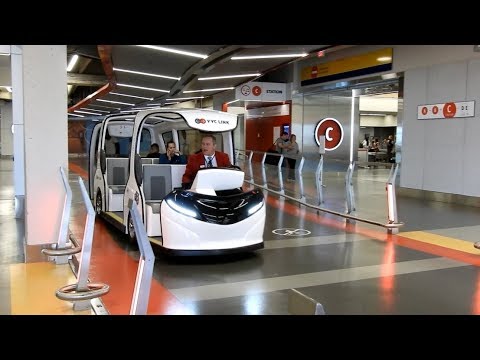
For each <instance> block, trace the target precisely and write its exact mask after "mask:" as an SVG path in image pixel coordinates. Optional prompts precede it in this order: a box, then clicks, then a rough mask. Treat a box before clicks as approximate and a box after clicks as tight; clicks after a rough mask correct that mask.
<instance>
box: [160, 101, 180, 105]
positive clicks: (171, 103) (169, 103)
mask: <svg viewBox="0 0 480 360" xmlns="http://www.w3.org/2000/svg"><path fill="white" fill-rule="evenodd" d="M179 102H180V101H173V102H166V103H165V104H163V105H173V104H178V103H179Z"/></svg>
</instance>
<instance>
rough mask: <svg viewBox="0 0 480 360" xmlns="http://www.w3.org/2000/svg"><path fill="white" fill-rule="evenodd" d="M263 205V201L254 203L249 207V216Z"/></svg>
mask: <svg viewBox="0 0 480 360" xmlns="http://www.w3.org/2000/svg"><path fill="white" fill-rule="evenodd" d="M262 206H263V201H262V202H259V203H258V204H255V205H253V206H252V207H251V208H250V209H248V216H250V215H253V214H255V213H256V212H257V211H258V210H260V209H261V208H262Z"/></svg>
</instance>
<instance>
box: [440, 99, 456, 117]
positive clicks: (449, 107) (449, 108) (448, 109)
mask: <svg viewBox="0 0 480 360" xmlns="http://www.w3.org/2000/svg"><path fill="white" fill-rule="evenodd" d="M456 112H457V107H456V106H455V103H453V102H449V103H446V104H445V105H443V116H445V117H446V118H453V117H454V116H455V114H456Z"/></svg>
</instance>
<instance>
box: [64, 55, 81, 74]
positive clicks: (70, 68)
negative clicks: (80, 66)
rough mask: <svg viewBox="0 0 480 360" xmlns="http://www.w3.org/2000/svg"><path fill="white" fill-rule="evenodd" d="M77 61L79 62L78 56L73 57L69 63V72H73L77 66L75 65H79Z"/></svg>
mask: <svg viewBox="0 0 480 360" xmlns="http://www.w3.org/2000/svg"><path fill="white" fill-rule="evenodd" d="M77 61H78V55H77V54H75V55H73V56H72V58H71V59H70V62H69V63H68V66H67V72H69V71H72V69H73V67H74V66H75V64H76V63H77Z"/></svg>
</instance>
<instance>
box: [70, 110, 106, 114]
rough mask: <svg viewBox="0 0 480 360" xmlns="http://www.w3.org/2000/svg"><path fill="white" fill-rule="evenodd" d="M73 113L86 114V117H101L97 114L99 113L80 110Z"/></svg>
mask: <svg viewBox="0 0 480 360" xmlns="http://www.w3.org/2000/svg"><path fill="white" fill-rule="evenodd" d="M75 113H81V114H88V115H103V114H99V113H93V112H89V111H82V110H75Z"/></svg>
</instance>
